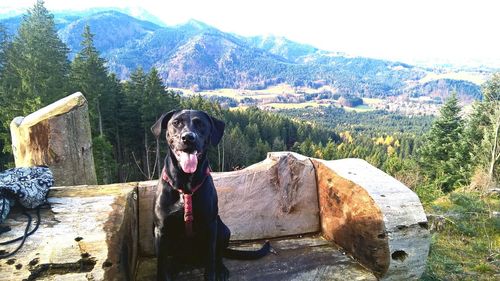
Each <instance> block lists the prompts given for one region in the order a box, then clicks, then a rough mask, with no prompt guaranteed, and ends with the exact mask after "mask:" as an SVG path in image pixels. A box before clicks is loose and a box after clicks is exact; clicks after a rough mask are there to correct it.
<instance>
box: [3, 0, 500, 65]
mask: <svg viewBox="0 0 500 281" xmlns="http://www.w3.org/2000/svg"><path fill="white" fill-rule="evenodd" d="M34 2H35V0H0V14H4V13H7V12H9V11H12V10H17V11H21V12H22V11H24V10H25V9H26V8H29V7H31V6H33V4H34ZM45 6H46V7H47V8H48V9H49V10H50V11H60V10H67V9H71V10H83V9H88V8H92V7H118V8H132V9H144V10H146V11H148V12H149V13H151V14H153V15H154V16H156V17H158V18H159V19H161V20H162V21H163V22H165V23H166V24H167V25H175V24H180V23H183V22H186V21H187V20H189V19H196V20H199V21H202V22H205V23H206V24H209V25H212V26H214V27H216V28H218V29H220V30H222V31H225V32H233V33H236V34H239V35H244V36H253V35H277V36H284V37H286V38H288V39H290V40H293V41H297V42H300V43H306V44H311V45H313V46H315V47H318V48H320V49H324V50H329V51H335V52H344V53H346V54H349V55H353V56H367V57H374V58H383V59H392V60H400V61H404V62H408V63H429V62H430V63H452V64H455V65H473V66H475V65H477V64H485V65H489V66H494V67H499V68H500V36H499V34H500V32H499V29H500V15H499V11H500V1H497V0H470V1H463V0H455V1H449V0H343V1H341V0H288V1H287V0H246V1H239V0H175V1H171V0H140V1H137V0H76V1H75V0H45Z"/></svg>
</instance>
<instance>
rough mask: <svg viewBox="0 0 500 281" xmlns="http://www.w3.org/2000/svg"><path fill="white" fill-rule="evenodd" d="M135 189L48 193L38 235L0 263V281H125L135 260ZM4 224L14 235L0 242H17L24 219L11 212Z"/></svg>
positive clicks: (125, 186) (120, 187) (86, 188)
mask: <svg viewBox="0 0 500 281" xmlns="http://www.w3.org/2000/svg"><path fill="white" fill-rule="evenodd" d="M135 189H136V185H135V184H117V185H109V186H79V187H61V188H53V189H52V190H51V191H50V193H49V196H50V197H49V203H50V208H44V209H43V210H42V212H41V224H40V228H39V229H38V231H37V232H35V233H34V234H33V235H32V236H30V237H29V238H28V240H27V241H26V243H25V245H24V247H23V248H22V249H21V250H20V251H19V252H18V253H17V254H16V255H15V256H13V257H12V259H7V260H0V280H1V281H11V280H71V281H73V280H128V279H127V277H128V276H129V274H131V272H132V271H134V270H135V268H134V267H133V265H135V258H136V257H137V246H136V243H134V242H133V241H134V240H135V241H137V239H138V238H137V234H134V233H136V231H137V222H136V215H135V214H134V212H135V211H136V210H137V208H136V206H135V205H136V204H135V203H134V202H135V201H136V199H134V194H135V192H134V190H135ZM31 213H32V214H33V215H34V212H33V211H32V212H31ZM34 217H35V216H34ZM6 224H7V225H9V226H11V227H12V228H13V230H11V231H10V232H7V233H5V234H2V237H1V241H6V240H9V239H11V238H15V237H19V236H21V235H22V232H23V231H24V227H25V226H26V218H25V217H24V216H23V215H22V214H21V213H20V212H19V211H17V212H13V213H11V214H10V215H9V219H8V220H7V221H6ZM15 245H17V244H15ZM15 245H12V246H9V247H7V248H5V247H4V246H2V249H6V250H7V251H10V250H12V249H13V248H14V246H15ZM129 265H132V266H129Z"/></svg>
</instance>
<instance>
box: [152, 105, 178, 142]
mask: <svg viewBox="0 0 500 281" xmlns="http://www.w3.org/2000/svg"><path fill="white" fill-rule="evenodd" d="M176 112H177V110H172V111H169V112H167V113H163V114H162V115H161V117H160V118H158V120H156V123H155V124H154V125H153V126H152V127H151V132H153V135H154V136H155V137H156V138H159V137H160V134H161V131H162V130H163V129H165V128H167V123H168V120H170V118H172V116H173V115H174V113H176Z"/></svg>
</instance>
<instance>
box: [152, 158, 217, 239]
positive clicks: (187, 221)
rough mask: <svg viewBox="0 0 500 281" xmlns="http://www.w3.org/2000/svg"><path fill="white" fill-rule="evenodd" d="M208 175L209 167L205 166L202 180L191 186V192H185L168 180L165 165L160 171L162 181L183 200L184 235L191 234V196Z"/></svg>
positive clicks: (192, 218) (192, 219) (190, 235)
mask: <svg viewBox="0 0 500 281" xmlns="http://www.w3.org/2000/svg"><path fill="white" fill-rule="evenodd" d="M209 175H210V169H209V168H207V171H206V174H205V177H204V178H203V180H202V181H201V182H200V183H199V184H198V185H197V186H195V188H193V190H191V193H185V192H184V191H183V190H182V189H181V188H176V187H175V186H174V185H173V183H172V180H170V178H169V177H168V174H167V170H166V169H165V167H163V170H162V171H161V177H162V179H163V180H164V181H166V182H168V184H170V186H171V187H172V188H173V189H174V190H176V191H177V192H179V193H180V194H181V195H182V199H183V201H184V229H185V231H186V235H187V236H188V237H192V236H193V221H194V217H193V199H192V196H193V194H194V193H195V192H196V191H197V190H198V189H199V188H200V187H201V186H202V185H203V183H204V182H205V180H206V179H207V177H208V176H209Z"/></svg>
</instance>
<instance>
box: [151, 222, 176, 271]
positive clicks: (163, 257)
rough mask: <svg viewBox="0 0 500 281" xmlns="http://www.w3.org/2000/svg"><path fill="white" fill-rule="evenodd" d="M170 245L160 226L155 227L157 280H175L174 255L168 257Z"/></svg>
mask: <svg viewBox="0 0 500 281" xmlns="http://www.w3.org/2000/svg"><path fill="white" fill-rule="evenodd" d="M169 248H170V246H169V245H168V241H167V239H166V235H165V233H164V232H162V231H161V228H160V227H155V250H156V257H157V266H156V280H157V281H171V280H174V273H175V269H174V265H173V260H172V257H168V254H169V252H170V249H169Z"/></svg>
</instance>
